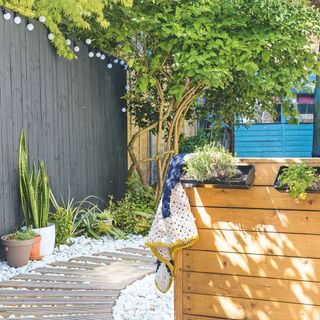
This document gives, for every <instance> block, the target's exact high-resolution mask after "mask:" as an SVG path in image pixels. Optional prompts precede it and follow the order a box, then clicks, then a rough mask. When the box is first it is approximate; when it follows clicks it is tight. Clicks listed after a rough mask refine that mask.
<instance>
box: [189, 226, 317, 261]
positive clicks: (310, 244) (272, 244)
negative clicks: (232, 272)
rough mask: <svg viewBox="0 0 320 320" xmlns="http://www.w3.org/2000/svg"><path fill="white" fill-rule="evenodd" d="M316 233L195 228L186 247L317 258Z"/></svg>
mask: <svg viewBox="0 0 320 320" xmlns="http://www.w3.org/2000/svg"><path fill="white" fill-rule="evenodd" d="M319 240H320V236H319V235H310V234H293V233H267V232H249V231H233V230H210V229H199V241H198V242H197V243H195V244H194V245H193V246H192V247H190V249H193V250H208V251H221V252H238V253H253V254H268V255H276V256H290V257H308V258H320V251H319V248H318V246H315V245H314V244H315V243H318V242H319Z"/></svg>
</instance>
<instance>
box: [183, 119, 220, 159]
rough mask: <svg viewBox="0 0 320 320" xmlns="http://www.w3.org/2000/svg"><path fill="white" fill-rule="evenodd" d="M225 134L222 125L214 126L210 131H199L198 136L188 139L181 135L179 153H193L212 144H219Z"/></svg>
mask: <svg viewBox="0 0 320 320" xmlns="http://www.w3.org/2000/svg"><path fill="white" fill-rule="evenodd" d="M222 134H223V127H222V126H221V125H218V124H216V125H213V126H212V127H211V128H210V129H198V131H197V134H196V135H194V136H190V137H187V136H186V135H185V134H184V133H181V135H180V137H179V152H180V153H192V152H195V151H196V149H197V148H200V147H204V146H205V145H207V144H210V143H212V142H216V143H217V142H219V141H220V138H221V137H222Z"/></svg>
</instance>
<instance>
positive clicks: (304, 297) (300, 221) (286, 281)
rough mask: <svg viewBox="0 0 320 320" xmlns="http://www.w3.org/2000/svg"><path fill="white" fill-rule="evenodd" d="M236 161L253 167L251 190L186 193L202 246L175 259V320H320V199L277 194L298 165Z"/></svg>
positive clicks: (312, 161)
mask: <svg viewBox="0 0 320 320" xmlns="http://www.w3.org/2000/svg"><path fill="white" fill-rule="evenodd" d="M304 160H305V161H307V163H308V164H310V165H312V166H319V165H320V159H319V160H317V159H304ZM239 161H240V162H244V163H246V162H247V163H252V164H254V165H255V166H256V178H255V182H254V185H253V187H252V188H251V189H249V190H242V189H217V188H186V190H187V193H188V197H189V199H190V204H191V206H192V211H193V213H194V216H195V218H196V223H197V227H198V230H199V235H200V239H199V241H198V242H197V243H196V244H195V245H194V246H193V247H191V248H189V249H184V250H182V251H180V252H178V253H177V254H176V257H175V319H176V320H211V319H212V320H222V319H233V320H234V319H242V320H244V319H245V320H260V319H261V320H316V319H320V194H308V196H307V199H306V201H301V202H299V203H296V202H295V201H294V200H293V199H292V198H290V197H289V195H288V194H287V193H283V192H278V191H277V190H275V189H274V187H273V183H274V180H275V177H276V175H277V172H278V169H279V167H280V166H282V165H288V164H289V163H290V162H292V161H294V162H299V161H301V160H299V159H288V160H286V159H247V160H245V159H242V160H239Z"/></svg>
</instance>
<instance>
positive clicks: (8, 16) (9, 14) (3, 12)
mask: <svg viewBox="0 0 320 320" xmlns="http://www.w3.org/2000/svg"><path fill="white" fill-rule="evenodd" d="M2 15H3V19H4V20H7V21H8V20H10V19H11V13H10V12H8V11H6V10H5V9H2Z"/></svg>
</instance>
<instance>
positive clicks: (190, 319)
mask: <svg viewBox="0 0 320 320" xmlns="http://www.w3.org/2000/svg"><path fill="white" fill-rule="evenodd" d="M183 320H231V319H227V318H216V317H199V316H191V315H188V314H185V315H184V316H183Z"/></svg>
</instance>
